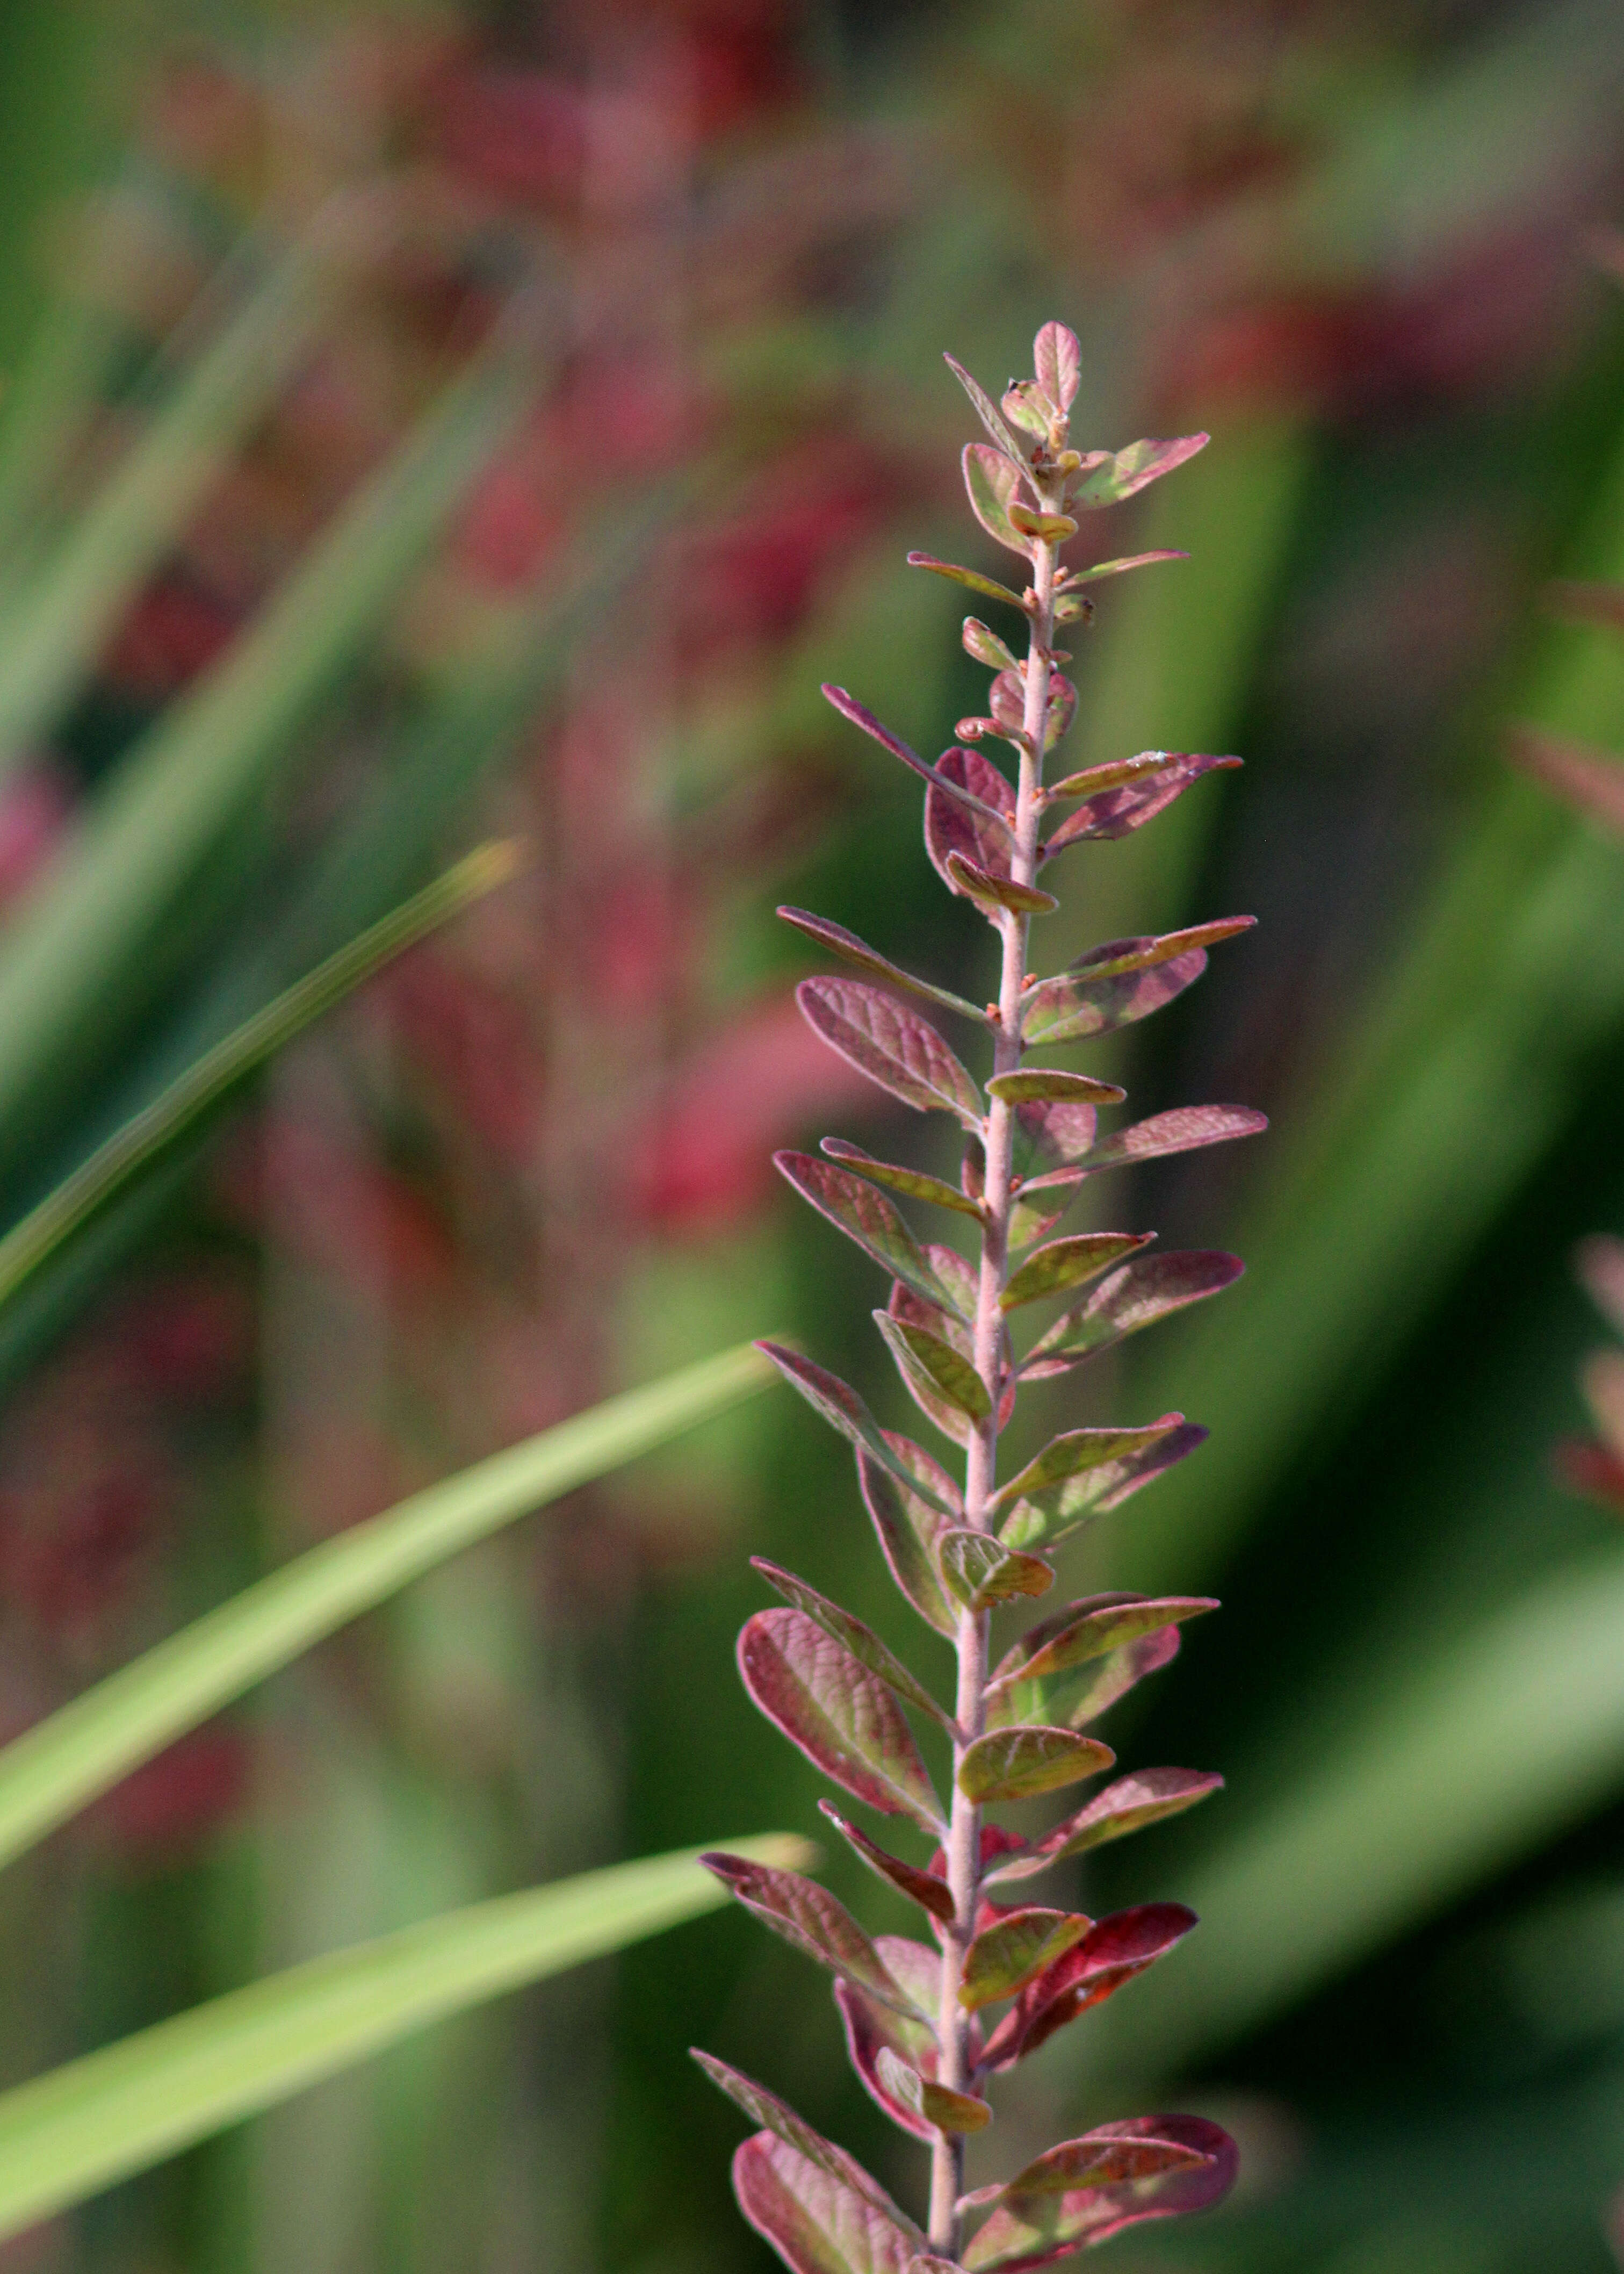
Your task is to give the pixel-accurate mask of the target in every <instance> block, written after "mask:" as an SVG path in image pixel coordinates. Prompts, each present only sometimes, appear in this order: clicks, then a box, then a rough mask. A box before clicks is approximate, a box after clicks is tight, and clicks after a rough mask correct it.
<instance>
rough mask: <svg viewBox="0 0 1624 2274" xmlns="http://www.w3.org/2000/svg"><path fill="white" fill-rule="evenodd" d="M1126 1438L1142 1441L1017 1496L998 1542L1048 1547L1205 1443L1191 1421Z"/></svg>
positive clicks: (1204, 1434) (1078, 1433)
mask: <svg viewBox="0 0 1624 2274" xmlns="http://www.w3.org/2000/svg"><path fill="white" fill-rule="evenodd" d="M1071 1434H1072V1435H1074V1436H1083V1437H1086V1436H1087V1435H1089V1434H1098V1435H1101V1436H1108V1435H1110V1434H1113V1433H1112V1432H1110V1431H1104V1430H1102V1431H1100V1432H1097V1433H1090V1432H1088V1431H1086V1430H1084V1431H1073V1432H1072V1433H1071ZM1125 1434H1127V1435H1128V1436H1130V1437H1139V1438H1141V1439H1142V1441H1143V1442H1140V1443H1139V1444H1138V1445H1137V1446H1133V1447H1131V1448H1130V1449H1128V1450H1127V1451H1125V1452H1124V1453H1122V1454H1121V1455H1120V1456H1119V1457H1112V1458H1109V1459H1107V1460H1103V1461H1101V1462H1098V1463H1095V1462H1094V1461H1092V1460H1086V1461H1085V1462H1084V1464H1083V1465H1082V1466H1081V1467H1080V1468H1078V1469H1074V1470H1072V1471H1071V1472H1070V1474H1069V1475H1067V1476H1064V1477H1063V1478H1061V1479H1060V1480H1058V1481H1057V1482H1056V1483H1051V1484H1046V1485H1042V1486H1040V1487H1037V1488H1036V1489H1034V1490H1033V1491H1032V1492H1030V1493H1025V1494H1022V1495H1020V1496H1019V1497H1017V1499H1016V1501H1015V1505H1014V1507H1013V1509H1012V1510H1011V1512H1010V1514H1009V1516H1008V1517H1006V1518H1005V1520H1004V1523H1003V1524H1001V1525H999V1527H998V1537H999V1538H1000V1539H1001V1540H1004V1543H1005V1544H1006V1546H1008V1547H1028V1548H1031V1547H1041V1548H1044V1549H1049V1548H1053V1547H1056V1546H1057V1545H1058V1544H1059V1542H1060V1541H1061V1540H1064V1539H1066V1538H1067V1537H1068V1536H1069V1535H1070V1534H1071V1532H1075V1531H1076V1529H1077V1527H1078V1526H1079V1525H1080V1524H1086V1523H1087V1522H1088V1521H1089V1520H1090V1519H1091V1518H1092V1517H1095V1516H1102V1515H1103V1514H1104V1513H1105V1512H1106V1511H1107V1510H1109V1509H1113V1508H1120V1507H1121V1505H1122V1503H1123V1502H1124V1500H1126V1499H1128V1498H1129V1497H1130V1495H1132V1494H1134V1493H1136V1492H1139V1491H1140V1490H1142V1488H1143V1487H1145V1486H1146V1485H1147V1484H1151V1483H1154V1480H1155V1479H1156V1478H1157V1477H1159V1476H1162V1475H1163V1474H1164V1473H1165V1472H1167V1471H1168V1470H1169V1469H1170V1468H1172V1467H1173V1466H1174V1465H1175V1464H1176V1463H1177V1462H1179V1461H1182V1460H1183V1459H1184V1457H1186V1455H1188V1454H1190V1453H1193V1452H1194V1451H1195V1449H1196V1448H1197V1447H1198V1446H1199V1445H1202V1444H1204V1443H1205V1442H1206V1441H1207V1432H1206V1430H1205V1429H1203V1428H1202V1427H1200V1425H1199V1423H1198V1422H1194V1421H1179V1422H1177V1423H1176V1425H1175V1426H1174V1427H1170V1428H1166V1429H1164V1428H1162V1427H1160V1426H1159V1425H1153V1427H1151V1428H1149V1429H1148V1430H1144V1431H1139V1430H1131V1431H1128V1432H1126V1433H1125ZM1017 1483H1018V1484H1019V1479H1018V1480H1017Z"/></svg>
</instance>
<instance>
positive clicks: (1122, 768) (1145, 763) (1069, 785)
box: [1043, 750, 1178, 805]
mask: <svg viewBox="0 0 1624 2274" xmlns="http://www.w3.org/2000/svg"><path fill="white" fill-rule="evenodd" d="M1177 764H1178V760H1177V758H1169V757H1168V755H1167V753H1166V751H1165V750H1141V751H1140V753H1139V757H1136V758H1113V759H1112V760H1111V762H1110V764H1109V765H1103V766H1085V767H1084V769H1083V771H1082V772H1081V773H1079V774H1067V776H1066V777H1065V779H1064V781H1057V782H1050V783H1049V785H1048V787H1046V788H1045V789H1044V791H1043V802H1044V804H1045V805H1058V804H1060V803H1061V802H1062V801H1063V800H1064V799H1066V798H1072V797H1097V796H1098V795H1099V794H1100V792H1101V790H1107V789H1121V788H1122V787H1124V784H1132V783H1135V782H1143V781H1145V780H1147V779H1149V778H1150V777H1151V776H1152V775H1154V774H1163V773H1166V772H1167V771H1168V768H1169V766H1172V765H1177Z"/></svg>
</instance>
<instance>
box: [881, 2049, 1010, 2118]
mask: <svg viewBox="0 0 1624 2274" xmlns="http://www.w3.org/2000/svg"><path fill="white" fill-rule="evenodd" d="M875 2069H876V2074H878V2077H879V2080H880V2082H881V2083H882V2084H883V2086H884V2088H885V2090H886V2092H887V2093H888V2094H889V2096H890V2097H891V2099H893V2100H896V2101H899V2102H900V2103H901V2105H902V2106H903V2107H904V2108H907V2109H910V2110H912V2111H913V2112H914V2114H915V2115H916V2116H921V2117H923V2119H924V2120H925V2121H926V2123H927V2124H929V2125H931V2126H933V2127H935V2129H936V2131H938V2132H953V2133H962V2132H980V2131H981V2130H983V2129H984V2128H985V2127H986V2126H988V2125H989V2124H990V2123H991V2122H992V2111H991V2109H990V2108H989V2106H988V2105H987V2103H986V2102H985V2101H984V2100H977V2099H976V2098H975V2097H974V2096H973V2095H972V2094H970V2093H967V2092H954V2091H953V2090H951V2087H950V2086H948V2085H945V2084H933V2083H931V2082H930V2081H929V2078H926V2077H922V2076H921V2074H919V2071H918V2070H917V2069H914V2068H910V2067H908V2065H907V2063H906V2061H905V2060H902V2059H899V2058H898V2055H897V2054H895V2053H894V2052H892V2051H891V2047H890V2046H889V2045H882V2046H881V2047H880V2050H879V2052H878V2054H877V2055H876V2059H875Z"/></svg>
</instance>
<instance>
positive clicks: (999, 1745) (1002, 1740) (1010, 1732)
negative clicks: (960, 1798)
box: [959, 1728, 1116, 1806]
mask: <svg viewBox="0 0 1624 2274" xmlns="http://www.w3.org/2000/svg"><path fill="white" fill-rule="evenodd" d="M1115 1759H1116V1754H1115V1753H1114V1752H1112V1751H1111V1749H1110V1747H1109V1745H1102V1744H1101V1743H1100V1742H1099V1740H1098V1738H1097V1737H1079V1736H1078V1735H1077V1734H1076V1732H1075V1731H1074V1730H1071V1729H1042V1728H1019V1729H999V1730H996V1731H995V1732H994V1733H993V1734H992V1735H991V1736H986V1737H978V1738H977V1739H976V1741H975V1743H974V1744H973V1745H972V1746H970V1747H969V1749H968V1751H966V1754H965V1757H964V1758H963V1759H962V1760H961V1761H960V1762H959V1791H960V1792H962V1793H963V1794H964V1796H965V1797H966V1799H967V1800H973V1801H974V1802H975V1803H977V1805H978V1806H980V1805H981V1803H983V1802H986V1801H989V1800H1030V1799H1032V1798H1033V1797H1034V1795H1036V1794H1038V1793H1041V1792H1055V1791H1057V1790H1058V1789H1059V1788H1060V1787H1061V1786H1062V1785H1068V1784H1076V1783H1077V1782H1078V1781H1079V1778H1082V1777H1091V1776H1097V1775H1098V1774H1099V1773H1100V1771H1101V1769H1109V1767H1110V1766H1111V1764H1112V1763H1113V1762H1114V1761H1115Z"/></svg>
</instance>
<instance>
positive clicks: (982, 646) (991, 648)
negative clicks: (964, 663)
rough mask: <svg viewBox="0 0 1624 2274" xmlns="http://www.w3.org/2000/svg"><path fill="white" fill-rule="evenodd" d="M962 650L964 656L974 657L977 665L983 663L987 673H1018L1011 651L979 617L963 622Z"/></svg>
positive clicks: (972, 617)
mask: <svg viewBox="0 0 1624 2274" xmlns="http://www.w3.org/2000/svg"><path fill="white" fill-rule="evenodd" d="M964 650H965V653H966V655H968V656H974V659H975V660H976V662H977V663H984V664H985V665H986V666H987V668H988V670H989V671H1013V672H1019V669H1020V666H1019V664H1018V663H1017V662H1016V660H1015V657H1014V654H1013V651H1011V649H1009V648H1007V647H1006V646H1005V645H1004V642H1003V641H1002V640H1001V639H1000V638H999V637H998V635H997V633H996V631H994V630H993V629H991V627H990V626H989V625H987V624H984V623H983V622H982V621H981V618H980V617H979V616H966V618H965V620H964Z"/></svg>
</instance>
